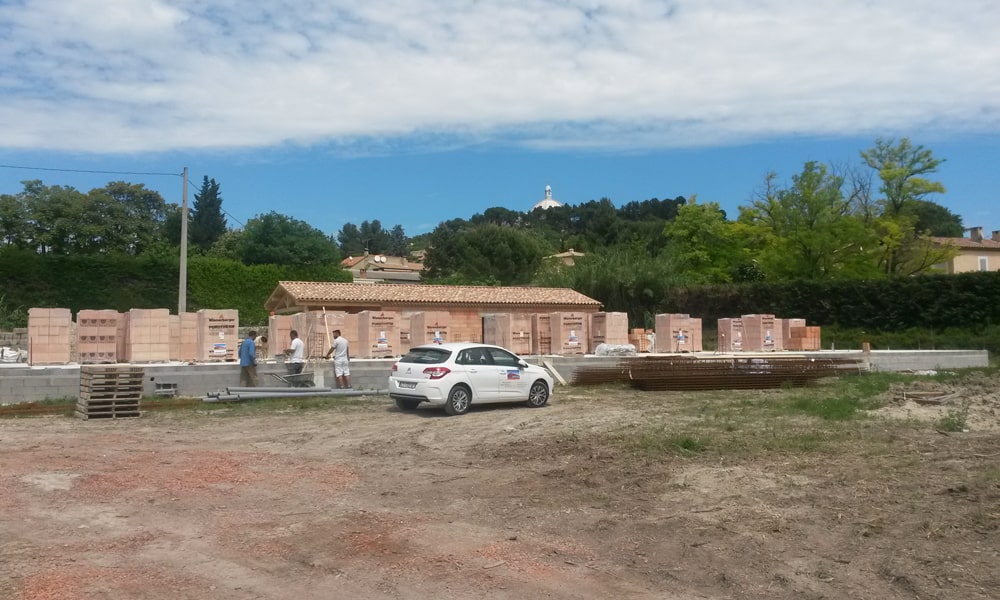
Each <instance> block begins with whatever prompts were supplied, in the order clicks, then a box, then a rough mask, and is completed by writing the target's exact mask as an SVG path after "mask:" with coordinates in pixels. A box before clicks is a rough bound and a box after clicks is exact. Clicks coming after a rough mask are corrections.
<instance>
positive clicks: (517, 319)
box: [483, 313, 532, 355]
mask: <svg viewBox="0 0 1000 600" xmlns="http://www.w3.org/2000/svg"><path fill="white" fill-rule="evenodd" d="M531 331H532V330H531V315H528V314H511V313H495V314H488V315H483V343H485V344H493V345H494V346H502V347H504V348H507V349H508V350H510V351H511V352H513V353H514V354H519V355H521V354H531V352H532V349H531V337H532V336H531Z"/></svg>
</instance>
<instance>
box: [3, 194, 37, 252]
mask: <svg viewBox="0 0 1000 600" xmlns="http://www.w3.org/2000/svg"><path fill="white" fill-rule="evenodd" d="M29 245H30V234H29V230H28V211H27V209H26V208H25V206H24V203H23V202H21V199H20V197H18V196H12V195H10V194H3V195H2V196H0V246H11V247H14V248H27V247H28V246H29Z"/></svg>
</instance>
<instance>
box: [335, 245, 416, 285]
mask: <svg viewBox="0 0 1000 600" xmlns="http://www.w3.org/2000/svg"><path fill="white" fill-rule="evenodd" d="M340 266H341V267H342V268H344V269H347V270H348V271H350V272H351V274H352V275H354V281H361V282H374V281H385V282H388V283H417V282H419V281H420V273H421V272H422V271H423V270H424V265H423V264H421V263H419V262H412V261H409V260H407V259H406V258H405V257H402V256H387V255H384V254H368V253H367V252H365V253H364V254H363V255H362V256H348V257H347V258H345V259H344V260H342V261H340Z"/></svg>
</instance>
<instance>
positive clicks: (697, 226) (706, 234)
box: [663, 197, 752, 283]
mask: <svg viewBox="0 0 1000 600" xmlns="http://www.w3.org/2000/svg"><path fill="white" fill-rule="evenodd" d="M663 235H665V236H666V238H667V244H668V245H667V249H666V254H667V258H668V260H669V262H670V264H671V265H672V267H673V269H674V270H675V272H676V273H678V275H679V276H681V277H682V278H683V280H684V281H685V282H687V283H722V282H727V281H732V279H733V277H734V275H735V274H736V272H737V269H738V268H739V266H740V265H743V264H746V263H748V262H750V260H751V258H752V257H751V256H750V254H749V252H748V250H747V249H746V247H745V240H746V237H747V233H746V232H745V231H744V230H743V228H742V227H741V226H740V225H739V224H738V223H733V222H730V221H727V220H726V213H725V211H723V210H722V209H721V208H720V207H719V204H718V203H717V202H708V203H706V204H698V203H697V201H696V199H695V198H694V197H692V198H691V201H690V203H689V204H687V205H685V206H682V207H681V208H680V210H678V211H677V218H675V219H674V220H673V221H671V222H669V223H667V225H666V226H665V227H664V230H663Z"/></svg>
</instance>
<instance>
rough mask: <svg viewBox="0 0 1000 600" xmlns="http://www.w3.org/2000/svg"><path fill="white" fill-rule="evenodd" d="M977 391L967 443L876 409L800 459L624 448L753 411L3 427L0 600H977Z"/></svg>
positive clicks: (999, 496) (56, 421)
mask: <svg viewBox="0 0 1000 600" xmlns="http://www.w3.org/2000/svg"><path fill="white" fill-rule="evenodd" d="M980 383H981V385H980V384H974V385H972V386H971V387H970V388H969V389H967V390H965V391H966V392H967V393H966V394H965V397H966V398H967V399H968V398H975V399H976V400H975V401H968V402H966V405H971V408H970V413H969V414H970V418H969V424H970V425H969V431H968V432H966V433H963V432H946V431H939V429H940V428H939V427H936V426H935V425H934V423H935V422H936V419H939V418H940V417H941V414H942V411H946V410H947V407H933V408H934V409H937V412H934V413H933V414H926V415H918V414H915V412H914V411H915V410H917V409H915V408H914V407H907V406H906V405H905V402H899V401H894V400H892V399H889V401H888V402H887V407H886V408H885V409H882V411H880V412H879V413H878V414H875V415H874V416H873V417H872V418H871V419H863V420H858V421H856V422H851V423H849V424H847V425H837V426H836V427H837V429H836V431H833V430H830V429H829V427H832V426H828V425H826V424H823V423H818V422H813V421H810V420H804V421H802V422H801V423H799V424H798V425H797V427H798V430H797V431H798V432H799V433H798V434H797V435H800V434H803V433H804V434H810V433H811V432H814V433H815V435H816V436H819V438H818V439H820V443H818V444H816V445H814V446H809V445H803V449H802V450H801V451H795V450H794V449H793V448H791V447H789V446H788V445H784V444H782V443H781V442H782V440H781V439H773V440H772V439H770V438H769V437H768V436H774V435H778V436H779V437H780V435H783V434H780V433H779V434H775V432H776V431H778V430H772V429H771V428H770V427H769V426H766V425H758V424H756V422H754V425H753V426H749V425H746V424H741V423H740V422H736V423H735V424H733V425H732V426H730V427H729V428H728V429H727V428H725V427H724V428H722V429H720V430H718V431H719V433H717V434H713V435H715V437H708V438H704V439H707V440H708V441H707V442H706V443H705V444H704V447H703V448H700V449H698V448H696V449H694V450H691V451H684V450H683V449H682V448H680V447H676V448H675V449H674V450H669V449H667V450H663V449H660V450H658V451H657V450H655V448H654V449H653V450H652V451H651V450H650V449H649V448H644V447H643V446H642V444H637V443H636V441H635V440H636V438H640V437H642V436H643V435H646V434H648V432H649V431H650V429H649V427H650V425H651V424H654V425H656V426H659V427H662V428H664V430H667V429H670V428H674V429H676V431H678V432H681V434H683V432H684V431H685V428H686V427H687V426H688V424H690V426H691V427H692V428H694V427H695V424H696V423H698V422H700V420H701V421H703V420H704V419H706V418H708V417H705V416H704V415H705V414H707V412H706V411H710V410H711V409H712V408H713V407H718V406H723V405H726V404H733V403H737V404H738V403H743V404H747V405H749V406H751V407H752V406H753V404H754V403H755V402H757V401H759V400H761V399H764V398H767V397H768V395H767V394H768V393H766V392H759V393H753V392H741V393H728V394H727V393H708V394H692V393H686V394H676V393H673V394H672V393H654V392H649V393H640V392H636V391H633V390H630V389H625V388H611V387H609V388H559V389H557V390H556V395H555V397H554V398H553V402H552V404H551V405H550V406H548V407H546V408H543V409H537V410H533V409H528V408H525V407H499V408H496V407H491V408H483V409H474V410H473V411H472V412H470V413H469V414H468V415H465V416H462V417H445V416H444V415H443V413H441V412H438V411H433V410H425V409H421V410H418V411H417V412H415V413H403V412H399V411H397V410H396V408H395V407H394V406H392V404H391V403H390V402H389V401H388V399H386V398H384V397H372V398H365V399H362V400H361V401H359V402H356V403H351V404H348V405H344V406H339V407H330V408H320V409H308V410H300V409H296V408H289V409H285V410H274V409H271V410H267V411H263V410H252V409H246V408H245V407H244V406H242V405H241V406H233V407H230V408H228V409H224V410H220V411H214V412H202V411H194V410H178V411H171V412H147V413H146V414H144V415H143V416H142V417H141V418H136V419H118V420H90V421H81V420H77V419H73V418H67V417H35V418H21V419H4V420H0V598H12V599H18V600H42V599H53V600H78V599H90V598H101V599H106V600H125V599H129V600H131V599H136V598H141V599H160V598H163V599H172V600H176V599H183V598H191V599H195V598H197V599H202V598H213V599H240V600H243V599H254V598H260V599H264V598H267V599H277V600H293V599H294V600H300V599H303V598H374V599H381V598H462V599H465V598H482V597H490V598H500V599H504V598H510V599H515V598H516V599H522V598H558V599H562V598H565V599H569V598H595V599H596V598H600V599H605V598H660V599H674V598H685V599H686V598H769V599H773V598H789V599H791V598H796V599H800V598H806V599H810V598H815V599H819V598H855V599H862V598H871V599H892V598H941V599H944V598H948V599H964V598H976V599H980V598H982V599H985V598H998V597H1000V428H998V427H997V412H996V411H997V409H998V408H1000V406H998V395H997V389H998V385H997V384H998V383H1000V382H998V381H997V380H996V378H993V379H987V380H986V381H983V382H980ZM898 391H899V390H894V391H893V397H895V396H896V395H898V394H896V392H898ZM959 391H962V390H959ZM773 393H783V392H773ZM699 407H701V408H699ZM967 408H969V406H967ZM699 410H701V411H702V412H701V415H702V416H699ZM919 410H921V411H924V410H930V409H926V408H923V407H921V408H920V409H919ZM657 424H658V425H657ZM745 425H746V426H745ZM730 430H731V431H730ZM692 431H696V429H692ZM698 431H701V432H702V433H699V435H708V434H705V433H704V431H705V430H698ZM781 431H786V432H787V431H790V430H781ZM681 439H684V438H683V436H682V438H681ZM801 439H803V440H806V439H812V438H809V437H808V436H806V437H802V438H801ZM721 448H725V450H722V449H721ZM740 448H745V450H744V451H741V450H739V449H740ZM734 449H735V450H734Z"/></svg>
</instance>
